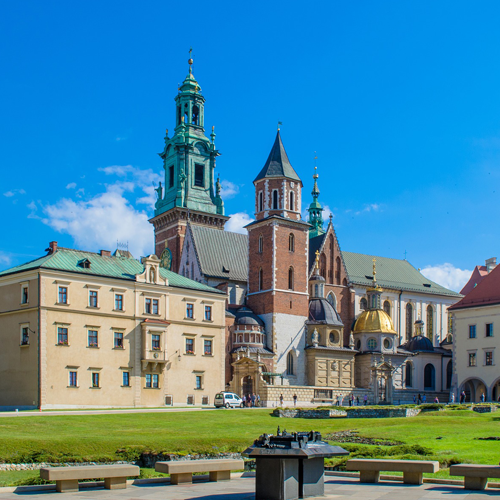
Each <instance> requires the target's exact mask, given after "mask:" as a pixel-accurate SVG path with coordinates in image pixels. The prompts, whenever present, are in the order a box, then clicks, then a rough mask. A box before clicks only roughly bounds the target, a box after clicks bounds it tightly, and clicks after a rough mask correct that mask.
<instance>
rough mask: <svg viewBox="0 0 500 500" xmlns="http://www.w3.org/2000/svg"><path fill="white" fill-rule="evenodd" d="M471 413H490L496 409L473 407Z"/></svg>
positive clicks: (492, 407) (488, 406)
mask: <svg viewBox="0 0 500 500" xmlns="http://www.w3.org/2000/svg"><path fill="white" fill-rule="evenodd" d="M472 411H475V412H477V413H491V412H493V411H497V407H496V406H493V405H485V406H473V407H472ZM495 418H496V417H495Z"/></svg>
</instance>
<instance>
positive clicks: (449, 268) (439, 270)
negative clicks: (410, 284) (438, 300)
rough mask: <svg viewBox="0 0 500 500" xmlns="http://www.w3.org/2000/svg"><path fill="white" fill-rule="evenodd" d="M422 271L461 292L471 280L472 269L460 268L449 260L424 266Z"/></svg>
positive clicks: (433, 279)
mask: <svg viewBox="0 0 500 500" xmlns="http://www.w3.org/2000/svg"><path fill="white" fill-rule="evenodd" d="M421 273H422V274H423V275H424V276H425V277H426V278H429V279H430V280H432V281H435V282H436V283H438V284H439V285H441V286H444V287H446V288H449V289H450V290H454V291H455V292H459V291H460V290H461V289H462V288H463V287H464V285H465V284H466V283H467V281H469V278H470V276H471V274H472V271H469V270H467V269H459V268H458V267H455V266H454V265H453V264H449V263H448V262H446V263H444V264H438V265H436V266H427V267H424V268H423V269H422V271H421Z"/></svg>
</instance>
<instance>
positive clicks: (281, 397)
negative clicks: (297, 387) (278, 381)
mask: <svg viewBox="0 0 500 500" xmlns="http://www.w3.org/2000/svg"><path fill="white" fill-rule="evenodd" d="M280 406H281V407H282V408H283V394H280Z"/></svg>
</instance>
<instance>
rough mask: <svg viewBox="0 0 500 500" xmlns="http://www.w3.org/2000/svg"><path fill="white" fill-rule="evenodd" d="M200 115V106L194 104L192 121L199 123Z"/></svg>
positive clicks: (194, 123) (195, 123)
mask: <svg viewBox="0 0 500 500" xmlns="http://www.w3.org/2000/svg"><path fill="white" fill-rule="evenodd" d="M199 115H200V108H198V106H196V104H195V105H194V106H193V119H192V120H191V123H192V124H193V125H198V117H199Z"/></svg>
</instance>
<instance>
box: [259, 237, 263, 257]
mask: <svg viewBox="0 0 500 500" xmlns="http://www.w3.org/2000/svg"><path fill="white" fill-rule="evenodd" d="M263 250H264V237H263V236H262V234H261V235H260V236H259V253H262V252H263Z"/></svg>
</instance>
